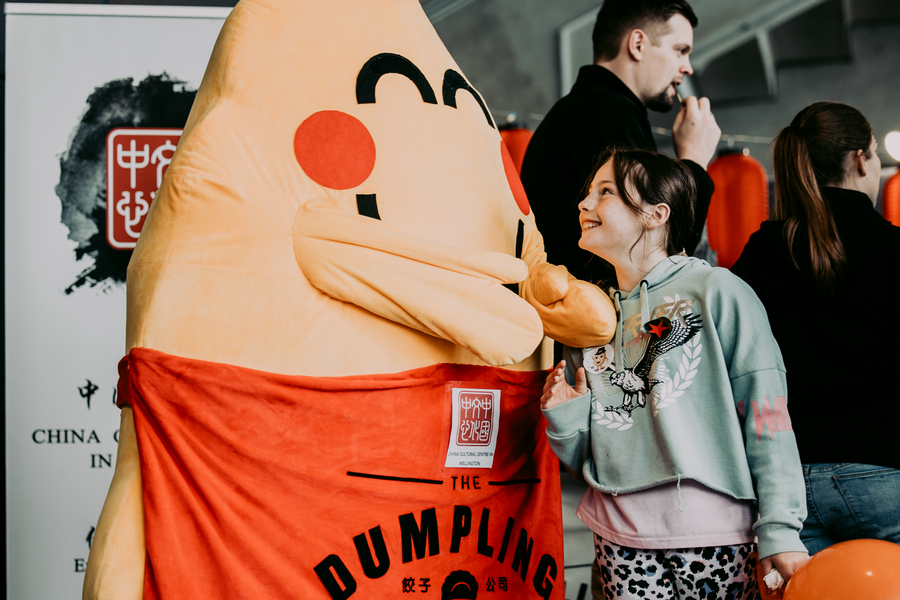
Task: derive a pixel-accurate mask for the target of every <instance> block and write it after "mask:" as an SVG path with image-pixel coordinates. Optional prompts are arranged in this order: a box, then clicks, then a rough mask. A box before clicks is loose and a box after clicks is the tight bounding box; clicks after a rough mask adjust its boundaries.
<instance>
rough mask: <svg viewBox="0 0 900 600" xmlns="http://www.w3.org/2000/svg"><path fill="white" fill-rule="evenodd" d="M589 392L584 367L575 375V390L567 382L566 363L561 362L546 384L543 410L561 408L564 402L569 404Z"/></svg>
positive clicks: (551, 372) (542, 401)
mask: <svg viewBox="0 0 900 600" xmlns="http://www.w3.org/2000/svg"><path fill="white" fill-rule="evenodd" d="M587 391H588V388H587V375H585V373H584V367H581V368H579V369H578V372H577V373H575V387H574V388H573V387H572V386H571V385H569V383H568V382H567V381H566V361H564V360H561V361H559V364H558V365H556V368H555V369H553V370H552V371H550V374H549V375H547V381H546V382H544V395H543V396H541V408H543V409H544V410H547V409H550V408H553V407H554V406H559V405H560V404H562V403H563V402H568V401H569V400H572V399H574V398H577V397H578V396H583V395H584V394H586V393H587Z"/></svg>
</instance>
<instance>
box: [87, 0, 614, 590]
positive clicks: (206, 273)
mask: <svg viewBox="0 0 900 600" xmlns="http://www.w3.org/2000/svg"><path fill="white" fill-rule="evenodd" d="M542 250H543V249H542V242H541V238H540V234H539V233H538V232H537V230H536V229H535V226H534V218H533V215H532V214H531V211H530V208H529V206H528V203H527V199H526V198H525V194H524V191H523V190H522V188H521V184H520V183H519V181H518V177H517V175H516V174H515V168H514V166H513V164H512V160H511V159H510V158H509V155H508V153H507V152H506V150H505V148H504V147H503V145H502V142H501V140H500V136H499V134H498V132H497V130H496V126H495V123H494V122H493V119H492V117H491V115H490V113H489V111H488V109H487V107H486V105H485V103H484V100H483V99H482V98H481V96H480V94H479V93H478V92H477V90H475V89H474V88H472V87H471V85H470V84H469V83H468V81H467V80H466V79H465V77H464V76H463V75H462V73H461V72H460V70H459V68H458V66H457V65H456V64H455V63H454V62H453V59H452V58H451V57H450V55H449V54H448V52H447V51H446V49H445V48H444V47H443V44H442V43H441V42H440V40H439V38H438V36H437V34H436V33H435V31H434V29H433V28H432V26H431V24H430V23H429V22H428V19H427V18H426V17H425V15H424V13H423V12H422V9H421V7H420V5H419V3H418V2H417V1H416V0H379V1H378V2H358V1H356V2H350V1H349V0H329V2H308V1H302V2H301V1H298V0H292V1H287V0H280V1H278V0H243V1H242V2H241V3H240V4H238V6H237V7H236V8H235V9H234V11H233V13H232V15H231V16H230V17H229V19H228V20H227V21H226V23H225V26H224V28H223V30H222V33H221V34H220V37H219V40H218V42H217V44H216V48H215V50H214V52H213V56H212V59H211V61H210V64H209V67H208V69H207V72H206V74H205V76H204V79H203V82H202V84H201V86H200V89H199V91H198V94H197V99H196V101H195V104H194V106H193V109H192V111H191V115H190V118H189V120H188V123H187V125H186V127H185V130H184V135H183V137H182V139H181V142H180V144H179V147H178V151H177V153H176V155H175V157H174V159H173V161H172V163H171V165H170V167H169V170H168V172H167V174H166V177H165V179H164V182H163V186H162V188H161V189H160V192H159V194H158V195H157V197H156V199H155V201H154V203H153V205H152V209H151V212H150V215H149V216H148V221H147V223H146V225H145V227H144V231H143V234H142V236H141V238H140V241H139V243H138V246H137V248H136V250H135V254H134V257H133V258H132V261H131V264H130V266H129V270H128V324H127V349H128V356H126V358H125V359H123V362H122V363H121V365H120V374H121V379H120V405H121V406H122V407H123V416H122V420H123V423H122V429H121V434H120V447H119V456H118V460H117V465H116V474H115V477H114V480H113V484H112V486H111V489H110V493H109V496H108V498H107V501H106V504H105V505H104V509H103V512H102V514H101V518H100V521H99V523H98V528H97V534H96V536H95V541H94V548H93V549H92V553H91V557H90V560H89V564H88V573H87V577H86V580H85V597H88V598H104V597H110V598H119V599H121V598H140V597H142V596H143V597H145V598H175V597H196V598H200V597H203V598H237V597H241V598H245V597H247V598H251V597H252V598H256V597H259V598H262V597H266V598H273V597H277V598H301V597H302V598H323V599H329V598H330V599H336V598H341V599H345V598H350V597H351V596H354V595H356V597H359V598H393V597H396V596H398V595H399V594H402V593H412V592H416V593H430V594H432V595H433V596H435V597H441V598H476V597H483V596H484V595H485V594H488V593H490V592H493V591H495V590H496V591H497V592H500V593H502V592H508V594H509V597H511V598H545V599H549V598H557V599H558V598H563V591H564V586H563V585H562V579H563V573H562V566H563V565H562V532H561V523H560V515H559V487H558V474H559V469H558V463H557V461H556V459H555V458H554V457H553V455H552V453H551V452H550V451H549V449H548V447H547V444H546V440H545V439H544V436H543V427H544V425H543V423H542V417H541V415H540V410H539V405H538V402H537V399H538V397H539V396H540V389H541V385H542V384H543V378H544V372H542V371H541V369H543V368H546V367H547V366H549V365H548V364H547V361H546V359H542V344H541V341H542V338H543V335H544V332H545V330H546V331H547V332H548V334H551V335H553V336H554V337H556V338H557V339H560V340H562V341H566V342H569V343H571V344H574V345H580V346H586V345H596V344H600V343H605V342H606V341H607V340H608V338H609V337H610V333H611V326H612V324H614V322H615V319H614V314H613V312H612V308H611V305H610V304H609V302H608V299H606V298H605V296H603V294H602V293H601V292H599V290H597V289H596V288H594V287H593V286H590V285H588V284H584V283H582V282H577V281H574V280H571V278H570V277H568V276H567V274H566V273H565V270H564V269H560V268H559V267H553V266H552V265H548V264H546V262H545V257H544V254H543V251H542ZM542 320H543V324H542ZM543 347H546V345H544V346H543ZM501 367H503V368H501Z"/></svg>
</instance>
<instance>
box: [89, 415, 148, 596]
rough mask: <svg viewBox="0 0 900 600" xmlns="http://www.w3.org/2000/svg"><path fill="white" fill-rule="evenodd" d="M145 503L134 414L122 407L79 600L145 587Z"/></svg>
mask: <svg viewBox="0 0 900 600" xmlns="http://www.w3.org/2000/svg"><path fill="white" fill-rule="evenodd" d="M145 555H146V550H145V546H144V506H143V500H142V497H141V467H140V461H139V457H138V446H137V437H136V435H135V430H134V412H133V411H132V409H131V407H130V406H126V407H123V408H122V421H121V425H120V427H119V449H118V452H117V454H116V469H115V472H114V474H113V479H112V483H111V484H110V486H109V492H108V493H107V495H106V501H105V502H104V503H103V510H102V511H101V513H100V519H99V520H98V521H97V531H96V532H95V533H94V539H93V542H92V544H91V552H90V555H89V556H88V563H87V570H86V572H85V576H84V590H83V593H82V595H83V598H84V600H106V599H110V600H112V599H115V600H135V599H137V600H139V599H140V598H141V596H142V595H143V589H144V558H145Z"/></svg>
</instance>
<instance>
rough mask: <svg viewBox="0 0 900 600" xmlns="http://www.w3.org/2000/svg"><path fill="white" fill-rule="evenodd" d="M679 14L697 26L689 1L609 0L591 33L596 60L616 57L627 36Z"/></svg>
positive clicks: (692, 25)
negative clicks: (636, 30)
mask: <svg viewBox="0 0 900 600" xmlns="http://www.w3.org/2000/svg"><path fill="white" fill-rule="evenodd" d="M675 14H680V15H682V16H684V18H686V19H687V20H688V21H689V22H690V24H691V27H696V26H697V15H695V14H694V11H693V9H692V8H691V6H690V4H688V3H687V2H686V0H606V1H605V2H604V3H603V6H602V7H600V12H599V13H598V14H597V22H596V23H594V32H593V34H592V35H591V40H592V41H593V43H594V62H597V61H598V60H612V59H614V58H615V57H616V56H618V54H619V48H620V47H621V45H622V40H623V39H624V38H625V36H626V35H628V34H629V33H631V32H632V31H634V30H635V29H644V30H645V31H646V29H647V28H649V27H652V26H654V25H663V24H664V23H666V22H667V21H668V20H669V19H671V18H672V15H675Z"/></svg>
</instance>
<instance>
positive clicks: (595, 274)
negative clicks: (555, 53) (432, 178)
mask: <svg viewBox="0 0 900 600" xmlns="http://www.w3.org/2000/svg"><path fill="white" fill-rule="evenodd" d="M610 146H616V147H623V148H624V147H631V148H643V149H646V150H656V142H655V141H654V140H653V133H652V132H651V130H650V120H649V119H648V118H647V109H646V108H645V107H644V105H643V103H642V102H641V101H640V100H639V99H638V98H637V96H635V95H634V93H633V92H632V91H631V90H630V89H628V86H626V85H625V84H624V83H622V81H621V80H620V79H619V78H618V77H616V76H615V75H613V74H612V73H611V72H610V71H608V70H607V69H604V68H603V67H600V66H597V65H588V66H584V67H581V70H580V71H579V73H578V79H577V80H576V81H575V85H574V86H573V87H572V91H571V92H570V93H569V95H568V96H565V97H563V98H561V99H560V100H559V101H558V102H557V103H556V104H555V105H553V108H551V109H550V112H549V113H548V114H547V116H546V117H545V118H544V120H543V122H541V124H540V126H539V127H538V128H537V131H535V133H534V137H532V139H531V142H530V143H529V144H528V150H527V152H526V153H525V160H524V162H523V164H522V184H523V185H524V186H525V192H526V193H527V194H528V201H529V203H530V204H531V207H532V208H533V209H534V216H535V219H536V221H537V226H538V229H540V231H541V233H542V234H543V236H544V246H545V247H546V249H547V260H548V261H549V262H551V263H553V264H557V265H565V266H566V267H567V268H568V269H569V272H570V273H572V274H573V275H574V276H575V277H577V278H579V279H583V280H586V281H593V282H597V281H599V280H601V279H606V278H607V277H608V276H609V274H610V273H609V271H608V269H609V267H608V266H607V265H605V264H604V262H603V261H601V260H599V259H597V258H596V257H594V256H593V255H592V254H591V253H590V252H588V251H586V250H582V249H581V248H579V247H578V240H579V239H580V238H581V227H580V225H579V224H578V203H579V202H580V201H581V200H582V199H584V197H585V196H586V195H587V188H588V186H589V183H590V182H588V178H589V177H590V175H591V173H592V172H593V170H594V168H595V167H596V166H597V165H596V161H597V157H598V156H599V155H600V153H601V152H602V151H603V150H604V149H606V148H608V147H610ZM684 164H685V165H686V166H687V167H688V168H689V169H690V171H691V173H693V175H694V180H695V181H696V183H697V204H696V206H695V226H694V230H693V232H692V235H691V237H690V238H689V239H688V246H689V247H687V248H685V250H686V251H687V252H688V254H691V253H693V251H694V250H695V249H696V247H697V244H698V243H699V242H700V236H701V234H702V232H703V225H704V224H705V223H706V213H707V211H708V210H709V201H710V198H711V197H712V193H713V182H712V179H710V178H709V175H708V174H707V173H706V171H704V170H703V168H702V167H700V165H698V164H696V163H694V162H692V161H684Z"/></svg>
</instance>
